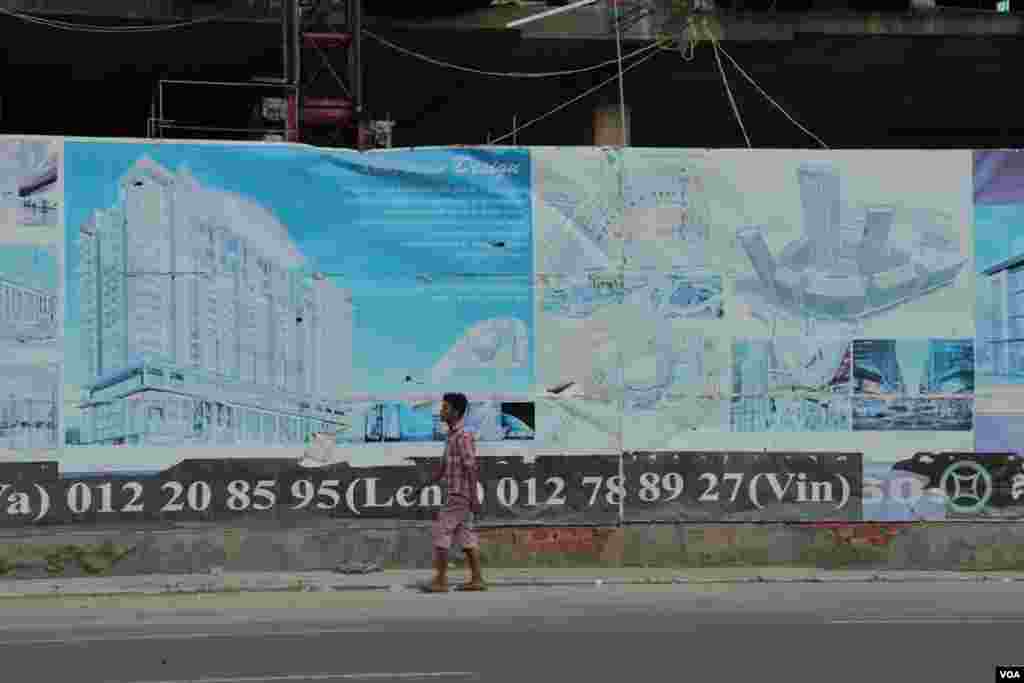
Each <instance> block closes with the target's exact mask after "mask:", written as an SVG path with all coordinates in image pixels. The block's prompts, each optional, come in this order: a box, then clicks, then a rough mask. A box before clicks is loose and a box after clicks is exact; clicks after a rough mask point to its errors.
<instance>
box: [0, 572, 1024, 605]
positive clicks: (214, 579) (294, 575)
mask: <svg viewBox="0 0 1024 683" xmlns="http://www.w3.org/2000/svg"><path fill="white" fill-rule="evenodd" d="M484 573H485V578H486V579H487V581H488V584H489V585H490V587H491V588H492V589H493V590H501V589H514V588H526V587H550V588H556V587H571V586H598V585H603V586H623V585H672V584H712V583H732V584H737V583H808V584H810V583H870V582H881V583H937V582H946V583H958V582H975V583H977V582H987V581H991V582H1004V583H1009V582H1024V573H1021V572H986V573H981V572H979V573H973V572H936V571H878V572H876V571H826V570H816V569H787V568H756V567H755V568H718V569H706V570H702V569H678V570H673V569H640V568H608V569H603V568H596V569H565V570H559V569H496V568H486V569H485V572H484ZM462 574H463V572H462V570H461V569H457V570H451V572H450V574H449V580H450V581H451V582H452V584H453V586H454V585H457V584H458V583H461V582H462V580H463V576H462ZM430 577H431V572H430V570H399V571H376V572H372V573H367V574H361V575H345V574H340V573H337V572H333V571H318V572H244V573H242V572H232V573H218V572H214V573H211V574H151V575H147V576H122V577H119V576H113V577H95V578H73V579H60V578H54V579H21V580H16V581H12V580H6V581H0V599H5V598H6V599H10V598H21V597H30V596H43V595H68V596H71V595H76V596H89V595H128V594H133V595H159V594H168V593H236V592H257V593H258V592H287V591H292V592H303V591H379V590H386V591H402V590H409V589H414V588H415V587H416V585H417V584H418V583H421V582H423V581H426V580H428V579H429V578H430Z"/></svg>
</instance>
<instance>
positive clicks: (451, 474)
mask: <svg viewBox="0 0 1024 683" xmlns="http://www.w3.org/2000/svg"><path fill="white" fill-rule="evenodd" d="M479 467H480V466H479V463H478V462H477V459H476V441H475V440H474V438H473V435H472V434H471V433H470V432H467V431H466V430H465V429H463V424H462V422H461V421H460V422H459V423H458V424H457V425H455V427H454V428H452V429H451V431H449V432H448V443H447V444H446V445H445V449H444V459H443V460H442V461H441V472H442V475H441V476H442V480H443V481H444V483H445V486H446V488H447V490H448V500H449V501H451V499H452V498H461V499H463V500H464V501H465V502H470V501H473V500H475V499H476V491H475V489H476V482H477V480H478V477H479V475H480V469H479Z"/></svg>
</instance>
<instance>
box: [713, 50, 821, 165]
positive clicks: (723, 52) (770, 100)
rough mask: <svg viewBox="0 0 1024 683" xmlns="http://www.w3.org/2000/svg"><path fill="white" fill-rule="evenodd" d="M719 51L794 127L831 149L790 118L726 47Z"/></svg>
mask: <svg viewBox="0 0 1024 683" xmlns="http://www.w3.org/2000/svg"><path fill="white" fill-rule="evenodd" d="M719 49H720V50H721V51H722V54H723V55H725V57H726V59H728V60H729V61H730V62H732V65H733V66H734V67H735V68H736V70H737V71H739V72H740V75H741V76H743V78H745V79H747V82H748V83H750V85H752V86H754V88H755V89H756V90H757V91H758V92H759V93H761V95H762V96H763V97H764V98H765V99H766V100H768V101H769V102H770V103H771V104H772V106H774V107H775V108H776V109H778V110H779V111H780V112H782V115H783V116H785V117H786V118H787V119H789V121H790V123H792V124H793V125H794V126H796V127H797V128H799V129H800V130H802V131H803V132H805V133H807V134H808V135H810V136H811V137H812V138H814V139H815V140H816V141H817V142H818V144H819V145H821V146H822V147H824V148H825V149H829V146H828V145H826V144H825V142H824V141H823V140H822V139H821V138H819V137H818V136H817V135H815V134H814V133H812V132H811V131H809V130H807V129H806V128H805V127H804V126H802V125H800V123H799V122H798V121H797V120H796V119H794V118H793V117H792V116H790V115H789V113H788V112H787V111H786V110H785V109H783V108H782V105H780V104H779V103H778V102H776V101H775V100H774V99H772V97H771V95H769V94H768V93H766V92H765V91H764V90H763V89H762V88H761V86H759V85H758V84H757V82H756V81H754V79H753V78H751V76H750V74H748V73H747V72H746V71H744V70H743V67H741V66H740V65H739V64H738V63H737V62H736V60H735V59H733V58H732V55H730V54H729V53H728V52H727V51H726V50H725V48H724V47H723V48H719Z"/></svg>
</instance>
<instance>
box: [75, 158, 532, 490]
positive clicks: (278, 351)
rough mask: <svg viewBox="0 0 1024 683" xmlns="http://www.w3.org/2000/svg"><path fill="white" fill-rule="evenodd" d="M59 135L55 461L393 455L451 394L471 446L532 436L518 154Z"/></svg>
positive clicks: (143, 464) (527, 251) (131, 466)
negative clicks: (462, 401) (63, 290)
mask: <svg viewBox="0 0 1024 683" xmlns="http://www.w3.org/2000/svg"><path fill="white" fill-rule="evenodd" d="M66 149H67V151H66V155H67V167H68V169H69V178H70V180H69V181H68V196H69V202H68V207H67V214H68V225H69V229H68V231H67V245H66V246H67V252H68V254H69V258H68V268H67V271H68V288H67V290H68V307H67V316H66V326H67V334H68V341H67V344H66V351H67V373H66V384H65V391H66V392H67V393H68V395H69V396H70V397H72V398H76V397H79V398H80V402H79V403H78V405H77V407H76V409H74V410H69V411H68V416H67V418H66V421H67V424H68V427H67V430H68V432H69V434H70V435H73V439H69V440H70V441H71V443H69V444H68V445H67V449H66V457H65V460H66V462H67V464H66V466H65V467H64V469H65V470H68V471H72V470H73V471H77V472H80V473H88V472H89V471H92V470H94V469H95V467H94V466H96V465H101V464H102V465H104V466H105V467H106V469H108V470H109V469H118V468H123V469H125V470H127V471H139V470H140V469H147V470H154V469H155V470H162V469H164V468H166V467H169V466H172V465H174V464H176V463H177V461H178V460H180V459H181V457H182V453H186V454H187V455H186V457H196V458H214V457H228V458H230V457H238V456H241V455H242V454H243V451H241V450H239V451H237V452H232V449H241V448H244V449H245V450H244V454H245V457H249V458H252V457H268V458H281V457H285V458H292V459H294V460H296V461H298V460H299V459H300V458H301V456H302V454H303V452H304V450H305V446H306V444H307V442H309V441H310V439H311V435H314V434H323V433H328V434H332V435H333V437H334V439H335V441H336V443H337V444H338V445H339V446H342V448H339V449H336V450H335V451H334V452H335V453H337V454H339V455H338V457H342V458H344V460H345V461H346V462H348V463H350V464H360V463H362V464H374V465H379V464H385V463H397V462H401V461H402V460H403V459H404V458H407V457H409V456H411V455H416V454H420V455H424V454H427V453H432V452H434V451H436V450H437V447H436V446H434V445H432V442H435V441H438V440H439V439H441V438H443V437H442V435H441V426H440V420H439V417H438V411H439V399H440V395H441V393H443V392H444V391H456V390H457V391H462V392H463V393H466V394H467V395H469V397H470V398H471V401H472V408H473V410H472V411H471V415H472V418H471V419H470V421H469V424H468V425H467V426H468V427H469V428H470V429H474V430H476V431H477V433H478V439H479V440H480V441H481V442H483V443H485V444H488V445H489V446H490V445H491V444H493V448H498V449H499V450H500V449H501V447H502V446H506V445H508V446H510V447H511V448H512V450H516V449H517V448H519V447H521V446H522V445H523V444H524V443H529V442H531V441H532V440H533V432H534V429H535V425H534V411H533V406H532V400H531V394H532V386H533V359H532V346H533V310H532V296H531V291H532V282H531V263H532V248H533V244H532V239H531V228H532V222H531V206H530V165H529V156H528V154H527V153H526V152H525V151H521V150H496V151H481V150H466V151H451V150H437V151H423V152H416V153H411V152H396V153H392V154H386V155H380V156H378V157H374V158H373V159H372V160H370V158H368V157H365V156H361V155H356V154H346V153H333V152H326V151H321V150H315V149H312V148H304V147H293V146H282V145H262V146H244V145H231V146H224V145H207V144H192V145H164V144H162V145H152V144H142V143H116V142H97V141H88V142H85V141H83V142H68V143H67V145H66ZM397 446H400V447H397ZM183 449H187V450H184V451H183Z"/></svg>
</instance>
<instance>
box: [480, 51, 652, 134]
mask: <svg viewBox="0 0 1024 683" xmlns="http://www.w3.org/2000/svg"><path fill="white" fill-rule="evenodd" d="M659 46H661V43H660V42H657V43H654V44H653V45H651V46H649V49H653V48H655V47H659ZM659 52H660V50H654V51H653V52H651V53H650V54H647V55H645V56H643V57H641V58H640V59H638V60H636V61H635V62H633V63H632V64H630V65H629V66H627V67H624V68H623V69H622V70H621V72H620V73H617V74H615V75H614V76H612V77H611V78H606V79H605V80H603V81H601V82H600V83H598V84H597V85H595V86H593V87H590V88H587V89H586V90H584V91H583V92H581V93H580V94H579V95H576V96H575V97H573V98H572V99H569V100H566V101H565V102H563V103H562V104H560V105H558V106H557V107H555V108H554V109H552V110H551V111H549V112H547V113H544V114H541V115H540V116H537V117H536V118H533V119H530V120H529V121H527V122H526V123H524V124H523V125H521V126H517V127H516V128H514V129H512V130H511V131H510V132H508V133H506V134H505V135H502V136H501V137H499V138H497V139H495V140H492V141H491V142H490V143H489V144H492V145H494V144H497V143H499V142H501V141H502V140H507V139H508V138H510V137H512V136H513V135H516V134H518V133H519V132H520V131H521V130H523V129H525V128H528V127H529V126H532V125H533V124H535V123H540V122H541V121H543V120H544V119H546V118H548V117H550V116H553V115H555V114H557V113H558V112H560V111H562V110H563V109H565V108H566V107H569V106H571V105H573V104H575V103H577V102H579V101H580V100H582V99H583V98H585V97H586V96H587V95H590V94H591V93H594V92H597V91H598V90H600V89H601V88H603V87H604V86H606V85H608V84H609V83H611V82H612V81H615V80H617V79H619V78H622V77H623V76H624V75H625V74H626V73H627V72H629V71H632V70H633V69H635V68H636V67H638V66H640V65H641V64H643V63H645V62H646V61H648V60H649V59H651V58H652V57H657V56H658V54H659Z"/></svg>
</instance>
